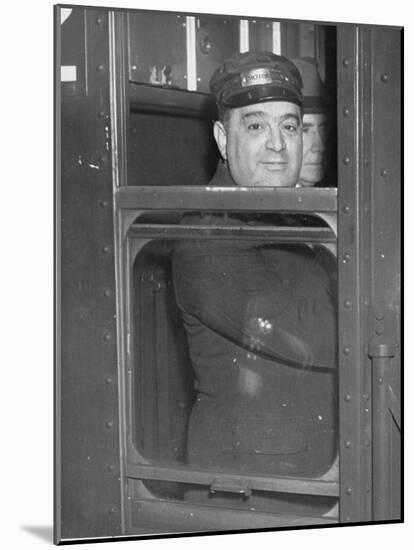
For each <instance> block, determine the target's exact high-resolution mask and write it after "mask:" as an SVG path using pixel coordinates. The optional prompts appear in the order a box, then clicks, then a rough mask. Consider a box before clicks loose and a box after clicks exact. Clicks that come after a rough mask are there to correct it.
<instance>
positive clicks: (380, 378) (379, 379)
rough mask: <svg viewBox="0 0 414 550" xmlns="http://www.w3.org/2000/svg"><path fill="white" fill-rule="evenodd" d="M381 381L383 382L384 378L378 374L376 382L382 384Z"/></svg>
mask: <svg viewBox="0 0 414 550" xmlns="http://www.w3.org/2000/svg"><path fill="white" fill-rule="evenodd" d="M383 382H384V379H383V378H382V376H380V377H379V378H378V384H382V383H383Z"/></svg>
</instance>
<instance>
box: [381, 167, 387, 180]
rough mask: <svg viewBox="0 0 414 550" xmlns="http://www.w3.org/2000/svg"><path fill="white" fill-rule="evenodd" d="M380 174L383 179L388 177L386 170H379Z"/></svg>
mask: <svg viewBox="0 0 414 550" xmlns="http://www.w3.org/2000/svg"><path fill="white" fill-rule="evenodd" d="M380 173H381V176H382V177H383V178H386V177H387V176H388V172H387V170H385V169H384V168H383V169H382V170H381V172H380Z"/></svg>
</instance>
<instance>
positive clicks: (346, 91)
mask: <svg viewBox="0 0 414 550" xmlns="http://www.w3.org/2000/svg"><path fill="white" fill-rule="evenodd" d="M361 34H362V30H361V28H360V27H358V26H354V25H338V28H337V38H338V44H337V55H338V57H337V67H338V69H337V70H338V276H339V293H338V312H339V321H338V327H339V332H338V336H339V338H338V360H339V370H340V383H339V414H340V433H339V448H340V483H341V500H340V520H341V521H342V522H354V521H366V520H369V519H370V518H371V511H370V500H371V499H370V490H371V487H370V472H369V463H370V452H371V449H370V445H371V442H370V440H369V438H367V435H366V434H367V433H369V426H370V419H369V418H367V414H366V409H367V408H368V407H367V400H368V398H369V394H368V393H367V381H366V375H365V371H366V369H364V363H365V362H366V360H367V352H366V350H365V351H364V341H366V334H365V333H364V315H366V314H367V312H366V311H364V307H365V306H364V293H365V295H366V292H367V289H366V287H365V286H364V277H363V273H364V265H363V262H362V257H363V249H364V246H363V244H364V222H366V218H364V215H363V212H362V211H361V203H362V193H363V181H364V177H365V176H366V174H367V173H368V174H369V166H368V165H366V164H365V161H366V160H368V162H369V159H370V153H369V151H364V147H363V145H364V143H363V139H362V138H363V136H364V135H366V134H365V132H366V131H368V128H369V121H368V120H367V119H366V115H367V114H368V116H369V111H368V113H367V112H365V111H364V106H366V105H365V104H364V99H366V97H364V95H363V94H364V92H365V91H366V88H365V87H364V85H363V82H364V80H363V78H362V75H363V65H362V63H361V61H362V57H363V50H362V41H361ZM364 155H366V156H365V157H364ZM368 290H369V289H368Z"/></svg>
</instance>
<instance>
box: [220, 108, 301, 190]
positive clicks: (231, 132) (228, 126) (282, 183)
mask: <svg viewBox="0 0 414 550" xmlns="http://www.w3.org/2000/svg"><path fill="white" fill-rule="evenodd" d="M301 118H302V117H301V112H300V108H299V107H298V106H297V105H295V104H294V103H290V102H286V101H269V102H264V103H256V104H254V105H247V106H245V107H239V108H236V109H231V110H230V111H229V116H228V120H227V121H226V123H225V125H223V124H222V123H221V122H216V124H215V128H214V135H215V138H216V141H217V145H218V147H219V149H220V153H221V155H222V156H223V158H224V159H225V160H227V162H228V167H229V170H230V174H231V176H232V178H233V179H234V181H235V182H236V184H237V185H240V186H243V187H293V186H294V185H295V183H296V181H297V179H298V176H299V171H300V166H301V161H302V120H301Z"/></svg>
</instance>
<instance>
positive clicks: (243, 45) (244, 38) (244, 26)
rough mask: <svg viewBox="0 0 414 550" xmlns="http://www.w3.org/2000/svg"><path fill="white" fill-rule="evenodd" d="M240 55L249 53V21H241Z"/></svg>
mask: <svg viewBox="0 0 414 550" xmlns="http://www.w3.org/2000/svg"><path fill="white" fill-rule="evenodd" d="M239 49H240V53H244V52H248V51H249V22H248V20H247V19H240V45H239Z"/></svg>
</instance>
